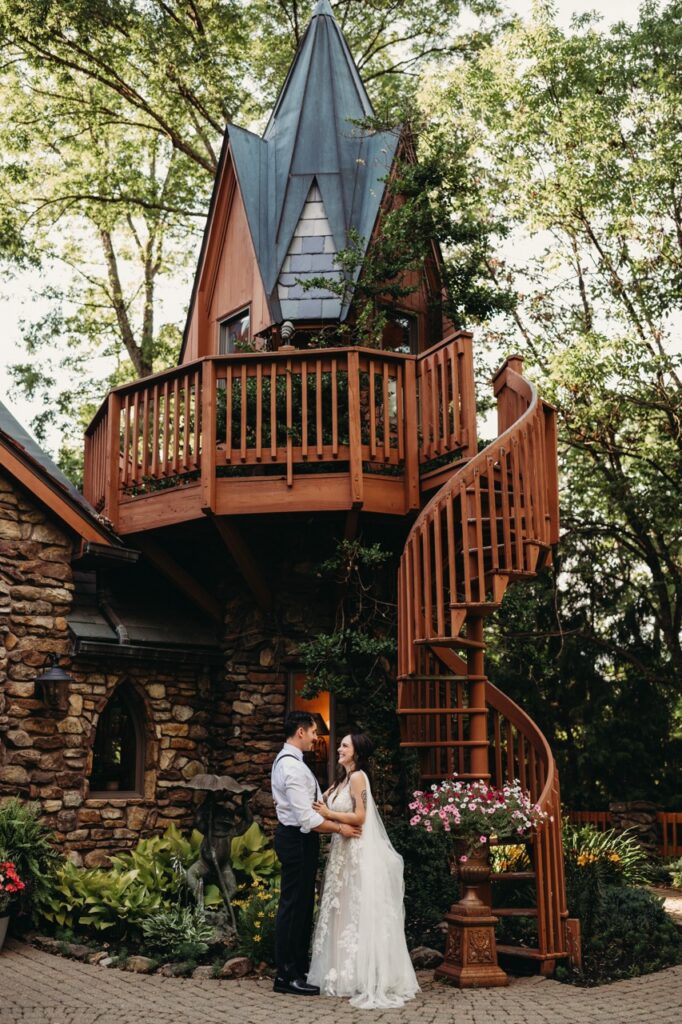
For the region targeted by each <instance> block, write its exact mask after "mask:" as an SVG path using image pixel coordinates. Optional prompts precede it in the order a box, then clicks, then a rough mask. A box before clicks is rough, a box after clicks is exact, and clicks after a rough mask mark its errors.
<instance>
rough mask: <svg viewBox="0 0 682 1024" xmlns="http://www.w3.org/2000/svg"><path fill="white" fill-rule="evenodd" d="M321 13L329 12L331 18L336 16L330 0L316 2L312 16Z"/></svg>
mask: <svg viewBox="0 0 682 1024" xmlns="http://www.w3.org/2000/svg"><path fill="white" fill-rule="evenodd" d="M321 14H327V15H328V16H329V17H330V18H333V17H334V12H333V10H332V5H331V4H330V3H329V0H317V3H316V4H315V10H314V11H313V13H312V17H313V18H317V17H319V16H320V15H321Z"/></svg>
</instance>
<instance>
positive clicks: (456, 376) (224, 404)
mask: <svg viewBox="0 0 682 1024" xmlns="http://www.w3.org/2000/svg"><path fill="white" fill-rule="evenodd" d="M475 448H476V428H475V403H474V384H473V370H472V358H471V336H470V335H468V334H465V333H463V332H457V333H455V334H453V335H451V336H449V337H448V338H446V339H444V340H443V341H442V342H440V343H439V344H438V345H435V346H433V348H431V349H429V350H428V351H427V352H425V353H423V354H421V355H419V356H413V355H403V354H400V353H395V352H389V351H382V350H377V349H369V348H360V347H353V348H334V349H316V350H308V351H303V350H300V351H299V350H289V351H279V352H263V353H260V352H259V353H236V354H232V355H227V356H210V357H206V358H203V359H200V360H197V361H195V362H192V363H185V364H183V365H181V366H177V367H174V368H173V369H170V370H165V371H163V372H162V373H158V374H155V375H154V376H151V377H146V378H144V379H142V380H136V381H133V382H131V383H130V384H126V385H124V386H123V387H119V388H116V389H115V390H114V391H111V392H110V393H109V395H108V396H107V399H106V401H105V402H104V403H103V405H102V407H101V408H100V409H99V411H98V412H97V414H96V415H95V417H94V419H93V420H92V422H91V424H90V425H89V427H88V429H87V431H86V438H85V479H84V493H85V497H86V498H87V499H88V500H89V501H90V502H91V503H92V504H93V505H94V506H95V508H96V509H97V510H98V511H101V512H102V513H103V515H105V516H106V517H107V518H108V519H109V520H110V521H111V522H112V523H113V525H114V527H115V528H116V529H117V530H118V531H119V532H120V533H121V534H128V533H139V532H141V531H146V530H150V529H156V528H158V527H160V526H167V525H171V524H174V523H180V522H186V521H188V520H191V519H196V518H200V517H201V516H202V515H204V514H214V515H218V516H223V515H244V514H249V515H252V514H262V513H274V512H309V511H313V510H314V511H320V512H324V511H337V510H343V509H352V508H363V509H365V510H367V511H370V512H375V513H381V514H387V515H405V514H407V513H408V512H410V511H411V510H413V509H418V508H419V507H420V504H421V500H422V499H421V494H422V491H423V490H425V489H428V488H429V487H432V486H436V485H437V482H438V479H439V478H440V476H441V474H442V473H443V472H445V471H446V467H448V466H451V465H452V463H453V462H455V461H458V460H459V459H462V458H464V459H466V458H468V457H470V456H471V455H472V454H473V453H474V452H475Z"/></svg>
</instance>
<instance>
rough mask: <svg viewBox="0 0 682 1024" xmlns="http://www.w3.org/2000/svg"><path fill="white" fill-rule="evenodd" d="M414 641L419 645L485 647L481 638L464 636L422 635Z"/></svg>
mask: <svg viewBox="0 0 682 1024" xmlns="http://www.w3.org/2000/svg"><path fill="white" fill-rule="evenodd" d="M414 643H415V644H417V645H419V646H420V647H425V646H426V645H429V646H431V647H471V648H472V649H473V650H477V651H484V650H485V647H486V645H485V643H484V642H483V640H469V639H468V638H467V637H465V636H435V637H429V638H428V639H427V638H426V637H424V638H420V639H419V640H415V641H414Z"/></svg>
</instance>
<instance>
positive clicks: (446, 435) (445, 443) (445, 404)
mask: <svg viewBox="0 0 682 1024" xmlns="http://www.w3.org/2000/svg"><path fill="white" fill-rule="evenodd" d="M438 363H439V366H440V386H441V392H440V403H441V410H440V415H441V435H442V436H441V452H447V451H449V450H450V422H449V419H450V402H449V400H448V398H449V396H448V374H447V363H446V351H445V349H444V348H442V349H440V351H439V352H438Z"/></svg>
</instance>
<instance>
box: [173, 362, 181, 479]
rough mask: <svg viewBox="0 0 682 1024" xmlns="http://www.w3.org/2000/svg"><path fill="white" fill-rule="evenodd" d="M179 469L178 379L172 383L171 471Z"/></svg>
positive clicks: (174, 471) (175, 471)
mask: <svg viewBox="0 0 682 1024" xmlns="http://www.w3.org/2000/svg"><path fill="white" fill-rule="evenodd" d="M179 469H180V378H179V377H176V378H175V379H174V381H173V464H172V471H173V473H177V472H178V470H179Z"/></svg>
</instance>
